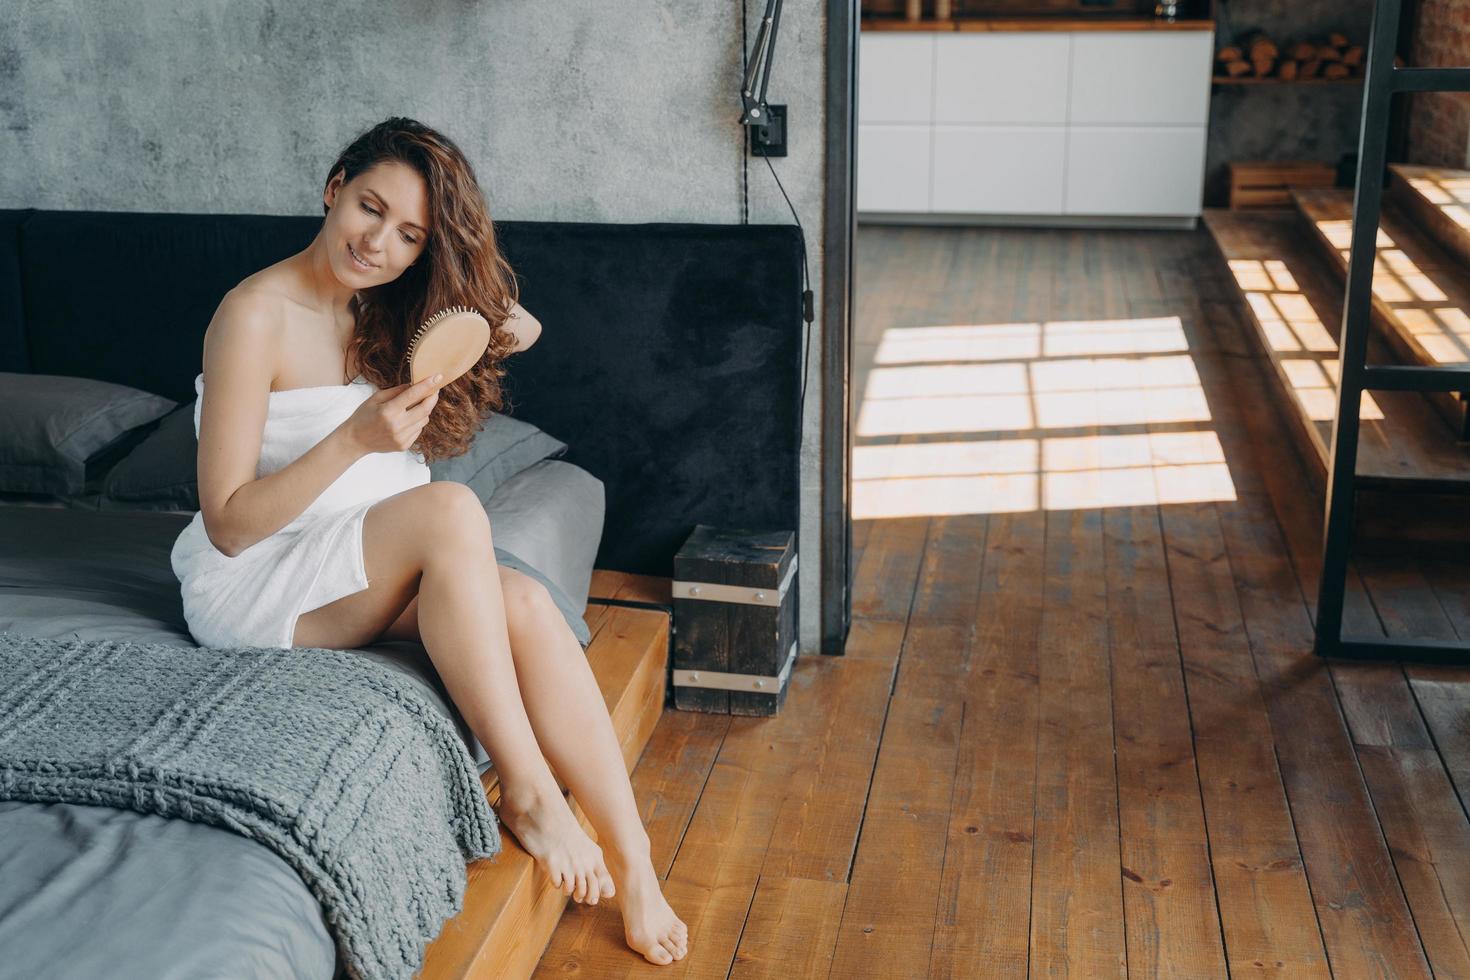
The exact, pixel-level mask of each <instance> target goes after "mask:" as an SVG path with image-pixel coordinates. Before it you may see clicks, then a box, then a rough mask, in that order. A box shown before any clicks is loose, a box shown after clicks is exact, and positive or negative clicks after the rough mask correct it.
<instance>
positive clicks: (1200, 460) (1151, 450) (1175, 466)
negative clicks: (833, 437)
mask: <svg viewBox="0 0 1470 980" xmlns="http://www.w3.org/2000/svg"><path fill="white" fill-rule="evenodd" d="M1187 351H1188V342H1187V339H1186V337H1185V333H1184V328H1183V324H1182V322H1181V320H1180V318H1179V317H1171V316H1166V317H1148V318H1137V319H1117V320H1075V321H1057V322H1045V323H1002V324H956V325H953V326H923V327H904V328H893V329H890V330H888V331H886V332H885V333H884V335H883V337H882V339H881V341H880V343H879V345H878V348H877V353H876V357H875V364H874V366H873V367H872V369H871V370H870V371H869V372H868V374H867V383H866V385H865V388H864V391H863V392H862V397H861V401H860V403H859V405H858V406H857V422H856V425H855V436H856V444H855V445H854V447H853V473H852V478H853V484H852V514H853V518H854V519H857V520H863V519H874V518H891V517H908V516H919V515H938V514H977V513H1017V512H1024V511H1034V510H1037V509H1047V510H1063V509H1076V508H1089V507H1124V506H1138V505H1150V504H1167V503H1192V502H1200V501H1210V500H1234V499H1235V486H1234V483H1233V481H1232V480H1231V477H1230V470H1229V467H1228V466H1227V464H1226V461H1225V452H1224V448H1223V447H1222V446H1221V444H1220V440H1219V437H1218V435H1216V433H1215V432H1214V431H1213V430H1210V429H1208V428H1207V427H1205V425H1204V423H1208V422H1209V421H1210V411H1209V405H1208V403H1207V401H1206V399H1205V394H1204V386H1203V383H1202V381H1201V379H1200V376H1199V372H1198V370H1197V369H1196V366H1195V362H1194V359H1193V358H1192V357H1191V356H1190V355H1189V354H1188V353H1187ZM1097 427H1106V428H1116V429H1122V430H1126V431H1122V432H1109V433H1105V434H1077V433H1076V432H1075V430H1077V429H1092V428H1097ZM1149 427H1167V431H1148V429H1149ZM1069 430H1072V431H1069ZM946 436H947V437H949V438H945V437H946Z"/></svg>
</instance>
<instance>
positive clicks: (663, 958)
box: [647, 943, 674, 966]
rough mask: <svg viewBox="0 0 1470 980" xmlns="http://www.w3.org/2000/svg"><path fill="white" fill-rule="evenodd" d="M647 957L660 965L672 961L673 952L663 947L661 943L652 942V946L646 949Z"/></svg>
mask: <svg viewBox="0 0 1470 980" xmlns="http://www.w3.org/2000/svg"><path fill="white" fill-rule="evenodd" d="M647 957H648V959H650V960H652V961H653V962H655V963H657V964H659V965H660V966H663V965H664V964H667V963H672V962H674V954H673V953H670V952H669V951H668V950H667V949H665V948H664V946H663V944H662V943H654V944H653V948H652V949H650V950H649V951H648V954H647Z"/></svg>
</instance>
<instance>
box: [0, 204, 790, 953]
mask: <svg viewBox="0 0 1470 980" xmlns="http://www.w3.org/2000/svg"><path fill="white" fill-rule="evenodd" d="M319 220H320V219H317V218H311V217H299V218H298V217H271V216H253V215H172V214H133V213H98V212H59V211H33V210H25V211H8V212H0V371H9V372H29V373H34V374H50V375H65V376H74V377H88V378H96V379H99V380H106V381H112V382H115V383H119V384H127V385H131V386H134V387H137V388H140V389H143V390H146V391H150V392H156V393H157V394H159V395H162V396H165V397H168V398H171V399H174V400H176V401H178V402H179V403H180V404H183V403H186V402H187V401H188V400H189V399H190V398H192V380H193V377H194V375H195V373H197V370H198V352H199V348H200V340H201V337H202V334H203V330H204V327H205V326H206V325H207V323H208V320H209V317H210V315H211V314H212V312H213V309H214V306H215V305H217V302H218V298H219V297H220V296H221V295H223V293H224V291H225V290H226V289H228V288H229V286H231V285H233V283H234V282H238V281H239V279H241V278H243V277H244V276H245V275H247V274H249V272H251V271H253V270H254V269H258V268H261V267H263V266H264V265H267V264H269V263H270V262H273V261H275V260H277V259H279V258H281V257H283V256H284V255H287V254H290V253H291V251H294V250H299V249H300V248H301V247H304V245H305V244H306V243H307V242H309V241H310V237H311V235H312V234H314V232H315V228H316V227H317V225H318V224H319ZM498 227H499V228H500V231H501V238H502V242H503V244H504V246H505V248H506V251H507V255H508V257H509V258H510V261H511V264H512V266H513V267H514V268H516V270H517V273H518V275H519V276H520V277H521V279H522V292H521V302H522V303H523V305H525V306H526V308H527V309H528V310H531V311H532V312H533V313H534V314H535V315H536V316H537V317H538V319H540V320H541V322H542V324H543V328H544V332H543V334H542V338H541V339H540V341H539V342H538V343H537V344H536V345H535V346H534V347H533V348H531V349H530V350H529V351H527V352H525V353H524V354H521V355H517V358H516V359H515V360H514V361H513V362H512V363H511V365H510V368H511V376H510V379H509V383H510V386H509V391H510V393H511V398H512V409H511V412H512V413H513V414H514V415H515V416H516V417H517V418H521V419H525V420H527V421H529V422H531V423H533V424H535V425H537V426H539V427H541V428H542V429H544V430H545V431H547V432H549V433H551V434H553V435H554V436H556V437H557V438H559V439H561V440H564V441H565V442H566V443H567V444H568V445H569V447H570V449H569V451H568V452H567V453H566V454H565V455H564V456H562V457H561V458H558V459H546V460H542V461H541V462H538V463H536V464H534V465H532V466H529V467H527V468H526V469H524V470H523V471H521V472H520V473H518V474H516V475H515V476H514V477H513V478H511V479H509V480H506V481H505V482H504V483H503V484H502V485H501V486H500V487H498V488H497V489H496V491H495V494H494V496H492V497H491V498H490V499H489V500H488V501H487V502H486V508H487V512H489V514H490V516H491V521H492V525H493V526H494V527H495V529H496V530H495V540H496V546H497V556H498V557H499V558H501V559H502V560H503V561H507V562H508V563H511V564H512V565H514V566H515V567H519V568H521V569H522V570H524V571H527V572H528V573H529V574H532V575H533V576H534V577H537V578H539V579H540V580H541V581H543V583H545V584H547V585H548V589H549V590H550V591H552V594H553V596H554V597H555V598H557V601H558V605H559V606H560V607H561V608H562V610H563V612H564V614H566V615H567V616H568V617H569V621H570V617H572V616H574V615H576V616H580V615H581V613H582V612H583V611H584V610H585V608H586V602H587V590H588V582H589V580H590V577H591V574H592V571H593V569H594V568H600V569H614V570H619V571H627V572H636V573H642V574H650V575H663V576H667V575H669V574H670V573H671V570H672V558H673V554H674V552H675V551H676V550H677V548H678V546H679V544H680V543H682V541H683V538H684V537H685V536H687V534H688V532H689V531H690V530H691V529H692V528H693V526H694V525H695V524H696V523H706V524H713V525H716V526H738V527H752V528H790V529H794V528H797V527H798V526H799V522H798V517H797V515H798V468H797V467H798V417H797V406H796V402H797V391H798V388H799V377H800V375H799V373H798V372H799V363H800V350H801V346H800V345H801V329H800V328H801V320H800V292H801V285H800V283H801V278H800V277H801V252H800V240H799V237H798V235H797V232H796V231H795V229H794V228H790V227H787V226H762V225H752V226H718V225H675V224H648V225H597V224H577V223H560V222H505V223H502V224H501V225H500V226H498ZM104 256H105V257H106V259H107V261H102V258H103V257H104ZM120 257H121V258H120ZM78 268H87V269H95V270H100V272H99V273H98V275H99V277H100V278H99V279H98V280H96V281H92V282H89V283H87V284H86V287H85V288H81V289H77V288H75V273H76V270H77V269H78ZM753 284H759V288H753ZM42 298H44V301H42ZM3 424H4V419H0V425H3ZM191 517H192V513H191V512H187V511H168V510H144V509H137V510H130V509H111V510H94V509H90V508H88V507H86V506H75V505H69V504H67V503H50V504H45V505H41V506H35V505H25V506H23V505H21V504H19V503H16V502H11V503H5V502H0V630H9V631H14V632H18V633H25V634H28V635H36V636H46V637H61V636H75V637H76V638H78V639H81V640H88V639H129V640H134V641H138V642H160V643H168V644H176V645H180V646H192V645H193V641H192V640H191V639H190V637H189V635H188V632H187V630H186V629H185V626H184V623H183V618H182V610H181V604H180V598H179V594H178V583H177V581H176V580H175V579H174V578H173V575H172V571H171V569H170V566H169V561H168V553H169V549H170V547H171V545H172V543H173V540H174V538H175V537H176V536H177V534H178V532H179V530H180V529H181V528H182V527H183V526H184V524H186V523H187V522H188V520H189V519H190V518H191ZM502 549H503V550H504V553H503V554H501V550H502ZM357 652H358V653H360V654H361V655H362V656H364V657H368V658H372V659H374V660H377V661H379V662H381V663H385V664H388V665H390V666H392V667H393V668H394V669H396V670H400V671H402V672H404V673H405V674H407V675H410V676H412V677H413V678H415V680H416V682H417V683H418V684H419V685H421V687H422V689H423V691H424V692H425V693H426V694H427V695H428V696H430V697H431V698H432V699H433V700H434V702H435V704H436V705H437V706H438V707H439V708H440V709H441V710H442V711H443V712H445V714H446V715H448V716H450V717H451V718H454V719H455V721H456V723H457V724H459V726H460V728H461V732H462V734H463V735H464V737H465V738H466V741H467V744H468V745H469V746H470V748H471V751H472V754H473V755H474V757H475V759H476V761H477V763H478V764H479V765H480V767H481V769H482V771H483V769H484V768H485V767H486V766H488V765H489V764H490V762H489V760H488V759H487V757H486V755H485V752H484V750H483V748H482V747H480V746H479V745H478V744H477V743H475V742H474V740H473V738H472V736H470V734H469V733H468V730H467V729H465V728H464V726H463V723H462V722H460V721H459V719H458V717H457V715H456V714H455V713H454V711H453V708H452V706H451V705H450V703H449V701H448V699H447V697H446V696H445V695H444V693H443V690H442V687H441V686H440V685H439V683H438V680H437V677H436V676H435V675H434V673H433V669H432V666H431V665H430V664H429V662H428V658H427V656H426V654H425V653H424V651H423V649H422V648H421V647H419V646H418V645H417V644H411V643H385V644H379V645H375V646H372V647H368V648H364V649H362V650H360V651H357ZM79 937H84V938H79ZM0 949H3V950H4V951H5V963H4V969H5V971H13V972H14V973H15V974H16V975H20V976H40V975H45V976H54V977H95V976H103V975H105V976H139V977H144V976H146V977H152V978H161V977H201V976H211V975H225V974H226V973H227V974H228V975H230V976H234V977H239V976H260V977H331V976H333V975H334V973H335V972H336V971H337V964H336V958H335V956H334V951H333V943H332V939H331V936H330V935H329V934H328V931H327V928H326V926H325V924H324V923H323V920H322V916H321V914H320V909H319V908H318V907H317V906H316V903H315V901H314V900H313V899H312V897H311V895H310V893H309V892H308V891H307V890H306V889H305V887H304V886H303V885H302V883H301V882H300V880H299V879H298V878H297V877H296V876H295V874H294V873H293V872H292V870H291V869H290V868H289V867H288V866H287V865H286V864H285V863H284V862H283V861H282V860H280V859H279V858H278V857H276V856H275V855H274V854H273V853H271V852H270V851H269V850H267V849H266V848H265V847H262V846H261V845H259V844H256V843H254V842H252V841H249V840H247V839H245V838H243V837H238V836H236V835H235V834H233V833H231V832H229V831H225V830H221V829H216V828H213V827H210V826H207V825H204V824H199V823H192V822H188V821H183V820H174V819H164V818H160V817H157V816H150V815H146V814H142V813H135V812H132V811H127V810H120V809H112V808H108V807H87V806H71V805H61V804H49V805H43V804H35V803H15V802H3V801H0Z"/></svg>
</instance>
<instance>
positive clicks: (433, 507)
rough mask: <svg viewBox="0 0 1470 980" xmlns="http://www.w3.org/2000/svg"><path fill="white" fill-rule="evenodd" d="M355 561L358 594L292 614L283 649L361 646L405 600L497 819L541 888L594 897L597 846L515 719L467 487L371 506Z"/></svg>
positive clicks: (483, 542)
mask: <svg viewBox="0 0 1470 980" xmlns="http://www.w3.org/2000/svg"><path fill="white" fill-rule="evenodd" d="M363 555H364V560H365V562H366V567H367V574H368V581H369V586H368V588H367V589H364V590H362V591H361V592H357V593H354V594H352V595H350V596H344V597H343V598H341V599H338V600H337V601H336V602H331V603H328V604H327V605H325V606H322V607H321V608H319V609H314V610H312V611H311V612H309V613H306V614H305V615H303V616H301V617H300V619H299V620H298V621H297V624H296V632H295V635H294V637H293V639H292V642H293V644H294V645H296V646H308V647H312V646H315V647H332V648H338V649H341V648H349V647H358V646H365V645H367V644H369V643H372V642H374V641H376V640H377V639H378V638H379V637H381V636H382V634H383V631H384V630H385V629H387V628H388V627H389V626H390V625H392V623H393V622H394V621H395V620H396V619H397V618H398V617H399V616H400V615H401V613H402V611H403V609H404V608H405V607H406V606H407V605H408V604H409V602H410V601H412V600H413V599H414V596H415V593H417V597H418V603H417V615H418V625H419V631H420V637H421V642H422V643H423V645H424V648H425V650H427V652H428V654H429V658H430V659H431V660H432V661H433V663H434V668H435V670H437V671H438V673H439V676H440V678H441V679H442V680H443V682H444V686H445V688H446V689H447V690H448V692H449V696H450V698H451V699H453V701H454V703H455V705H456V706H457V707H458V708H459V710H460V713H461V714H462V715H463V716H464V719H465V721H466V722H467V723H468V724H469V726H470V728H471V730H473V731H474V733H475V735H476V737H478V738H479V739H480V741H481V743H482V744H484V746H485V749H486V751H488V752H489V753H490V754H491V756H492V758H494V760H495V765H496V772H497V774H498V775H499V776H500V783H501V789H502V792H501V806H500V816H501V818H502V820H503V821H504V822H505V823H506V824H507V826H509V828H510V830H511V831H512V832H513V833H514V834H515V836H516V839H517V840H519V841H520V842H521V844H522V846H524V847H525V848H526V850H527V851H529V852H530V853H531V855H532V856H533V857H535V858H536V860H537V862H538V863H539V864H541V866H542V867H543V868H544V869H545V871H546V873H547V875H548V876H549V877H550V879H551V881H552V883H553V885H555V886H556V887H559V888H564V889H565V888H567V887H572V888H579V889H580V890H582V891H583V892H584V894H586V893H589V892H590V897H591V898H592V899H594V900H595V899H596V898H597V896H598V894H599V893H600V891H601V889H602V887H603V885H604V884H607V883H610V882H611V877H610V875H609V873H608V870H607V867H606V865H605V864H604V863H603V858H602V850H601V848H599V847H598V846H597V845H596V844H595V843H594V842H593V841H592V840H591V838H589V837H588V836H587V835H586V833H585V832H583V830H582V828H581V826H580V825H579V824H578V823H577V820H576V818H575V817H574V816H573V815H572V812H571V809H570V808H569V807H568V806H567V802H566V799H565V798H564V797H563V796H562V794H561V790H560V788H559V787H558V786H557V784H556V779H555V778H554V777H553V776H552V774H551V770H550V769H549V768H548V767H547V764H546V759H545V758H544V757H543V756H542V754H541V749H540V747H539V746H538V745H537V744H536V738H535V734H534V733H533V732H532V730H531V725H530V721H529V719H528V718H527V716H526V708H525V705H524V703H523V702H522V700H521V694H520V687H519V685H518V683H517V682H516V677H515V664H514V662H513V660H512V659H511V651H510V644H509V634H508V632H507V629H506V617H505V607H504V603H503V599H502V597H501V590H500V576H499V574H498V572H497V568H498V567H499V566H498V565H496V563H495V553H494V548H493V543H492V540H491V534H490V521H489V519H488V518H487V517H486V515H485V510H484V508H483V507H482V506H481V504H480V502H479V500H478V499H477V498H476V497H475V495H474V492H473V491H472V490H469V489H468V488H467V487H465V486H464V485H463V484H459V483H454V482H450V481H442V482H436V483H429V484H426V485H424V486H420V487H415V488H413V489H412V490H406V491H403V492H402V493H398V494H394V495H392V496H391V497H387V498H385V499H384V500H382V501H379V502H378V503H377V504H374V505H373V507H372V508H371V509H369V511H368V513H367V518H366V519H365V520H364V522H363ZM579 882H580V883H581V884H580V885H579V884H578V883H579Z"/></svg>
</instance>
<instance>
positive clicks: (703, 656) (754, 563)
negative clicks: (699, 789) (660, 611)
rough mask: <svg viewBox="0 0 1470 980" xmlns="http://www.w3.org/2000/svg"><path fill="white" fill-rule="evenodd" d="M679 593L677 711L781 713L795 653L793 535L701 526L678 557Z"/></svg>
mask: <svg viewBox="0 0 1470 980" xmlns="http://www.w3.org/2000/svg"><path fill="white" fill-rule="evenodd" d="M783 583H784V584H785V590H784V591H782V584H783ZM673 595H674V663H673V670H674V683H673V691H674V707H676V708H680V709H683V710H687V711H709V712H715V713H719V714H732V715H774V714H776V712H778V711H779V710H780V709H781V705H782V704H784V703H785V702H786V690H787V688H788V687H790V680H791V676H790V675H791V669H790V668H791V666H792V664H793V662H794V654H795V652H796V628H797V621H796V608H797V585H796V535H795V533H794V532H792V531H747V530H734V529H719V528H713V527H709V526H707V525H704V524H699V525H696V526H695V528H694V531H693V532H692V533H691V534H690V535H689V537H688V538H687V539H686V540H685V542H684V544H683V545H682V546H681V547H680V548H679V551H678V553H677V554H676V555H674V582H673ZM773 603H774V604H773ZM783 672H784V673H783ZM730 674H733V675H741V676H739V677H725V676H722V675H730ZM755 678H764V679H762V680H756V679H755Z"/></svg>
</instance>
